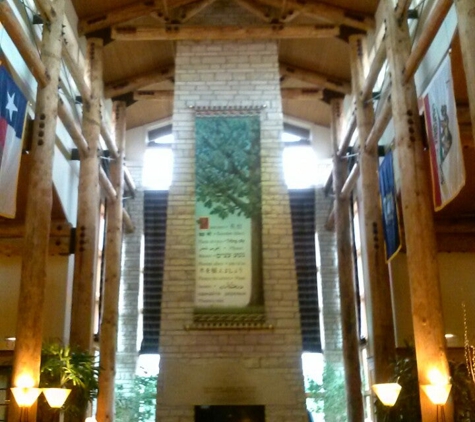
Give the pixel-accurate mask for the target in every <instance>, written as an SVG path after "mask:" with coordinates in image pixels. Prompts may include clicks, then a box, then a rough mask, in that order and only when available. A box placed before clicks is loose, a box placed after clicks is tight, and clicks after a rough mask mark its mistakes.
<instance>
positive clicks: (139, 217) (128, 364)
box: [116, 140, 145, 392]
mask: <svg viewBox="0 0 475 422" xmlns="http://www.w3.org/2000/svg"><path fill="white" fill-rule="evenodd" d="M142 142H144V143H145V140H142ZM127 167H128V168H129V170H130V173H131V175H132V177H133V180H134V182H135V184H136V186H137V191H136V193H135V197H134V198H130V199H127V200H126V209H127V212H128V213H129V215H130V217H131V219H132V221H133V223H134V225H135V231H134V232H133V233H129V234H125V235H124V240H123V243H122V245H123V246H122V278H121V286H120V297H119V328H118V337H117V340H118V342H117V363H116V367H117V370H116V381H117V382H118V383H120V384H122V385H123V386H124V389H125V391H126V392H129V391H130V389H131V388H132V382H133V378H134V375H135V369H136V364H137V328H138V320H139V303H138V301H139V285H140V280H141V276H142V272H141V268H140V265H141V264H140V263H141V260H140V243H141V239H142V234H143V190H142V186H141V181H142V163H141V162H132V163H131V162H128V165H127Z"/></svg>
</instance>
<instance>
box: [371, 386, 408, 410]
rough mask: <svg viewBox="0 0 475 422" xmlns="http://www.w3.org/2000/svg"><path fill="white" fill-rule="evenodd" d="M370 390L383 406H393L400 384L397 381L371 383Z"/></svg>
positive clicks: (399, 390)
mask: <svg viewBox="0 0 475 422" xmlns="http://www.w3.org/2000/svg"><path fill="white" fill-rule="evenodd" d="M371 388H372V390H373V391H374V393H375V394H376V396H377V397H378V399H379V400H380V401H381V403H383V404H384V405H385V406H389V407H391V406H394V404H395V403H396V401H397V398H398V397H399V393H400V392H401V386H400V385H399V384H398V383H397V382H386V383H382V384H373V385H372V386H371Z"/></svg>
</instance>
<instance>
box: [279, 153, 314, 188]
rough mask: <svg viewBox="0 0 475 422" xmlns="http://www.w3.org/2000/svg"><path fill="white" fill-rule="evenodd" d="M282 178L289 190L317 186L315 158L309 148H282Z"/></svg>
mask: <svg viewBox="0 0 475 422" xmlns="http://www.w3.org/2000/svg"><path fill="white" fill-rule="evenodd" d="M283 160H284V178H285V183H286V184H287V187H288V188H289V189H303V188H309V187H312V186H315V185H316V184H317V158H316V156H315V152H314V151H313V149H312V147H310V146H299V147H287V148H284V156H283Z"/></svg>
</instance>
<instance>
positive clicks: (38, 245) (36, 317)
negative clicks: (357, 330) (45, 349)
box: [8, 0, 64, 422]
mask: <svg viewBox="0 0 475 422" xmlns="http://www.w3.org/2000/svg"><path fill="white" fill-rule="evenodd" d="M52 4H53V5H54V7H55V9H56V11H57V15H56V16H55V18H54V20H52V21H51V23H50V25H48V26H47V25H44V28H43V40H42V44H41V57H42V60H43V63H44V65H45V70H46V78H47V83H46V85H45V86H42V85H41V84H39V85H38V90H37V94H36V108H35V122H34V127H33V140H32V151H31V155H32V165H31V170H30V175H29V180H28V200H27V205H26V219H25V237H24V245H25V247H24V252H23V258H22V267H21V284H20V296H19V301H18V316H17V325H16V333H15V335H16V343H15V352H14V358H13V374H12V386H14V387H18V386H20V387H33V386H35V387H37V386H38V383H39V379H40V363H41V346H42V337H43V319H44V318H43V315H44V311H43V309H44V295H45V283H46V267H47V265H48V245H49V236H50V225H51V208H52V203H53V155H54V144H55V139H56V120H57V111H58V110H57V107H58V81H59V71H60V67H61V44H62V35H61V29H62V22H63V15H64V0H55V1H53V2H52ZM13 403H14V400H12V405H11V406H10V410H9V418H8V419H9V420H10V421H12V422H17V421H18V420H19V419H20V409H19V407H17V405H16V404H13ZM31 413H32V414H31V415H30V420H33V421H34V420H35V419H36V415H35V414H34V413H35V411H34V410H33V411H32V412H31Z"/></svg>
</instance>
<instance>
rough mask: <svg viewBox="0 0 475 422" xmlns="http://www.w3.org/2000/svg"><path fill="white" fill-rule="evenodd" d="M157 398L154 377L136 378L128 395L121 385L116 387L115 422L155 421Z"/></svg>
mask: <svg viewBox="0 0 475 422" xmlns="http://www.w3.org/2000/svg"><path fill="white" fill-rule="evenodd" d="M156 397H157V377H156V376H145V377H142V376H136V377H135V378H134V383H133V388H132V390H131V392H130V393H129V394H127V393H126V391H125V389H124V386H123V385H120V384H119V385H117V386H116V390H115V420H116V421H117V422H129V421H131V420H133V421H139V422H148V421H153V420H155V406H156Z"/></svg>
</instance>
